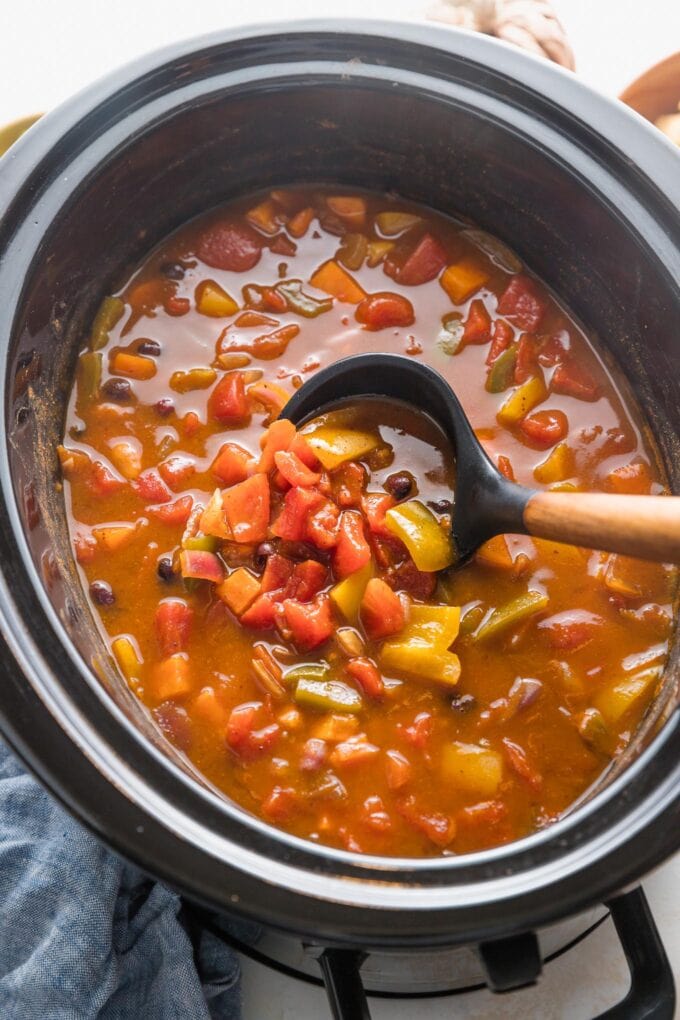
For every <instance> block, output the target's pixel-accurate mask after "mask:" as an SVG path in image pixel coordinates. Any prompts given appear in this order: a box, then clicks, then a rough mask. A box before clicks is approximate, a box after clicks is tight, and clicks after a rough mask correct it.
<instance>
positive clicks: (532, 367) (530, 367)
mask: <svg viewBox="0 0 680 1020" xmlns="http://www.w3.org/2000/svg"><path fill="white" fill-rule="evenodd" d="M537 371H538V361H537V359H536V343H535V340H534V337H532V336H529V334H528V333H523V334H522V336H521V337H520V341H519V344H518V346H517V361H516V362H515V383H516V384H517V385H518V386H521V385H522V383H525V382H527V381H528V380H529V379H531V377H532V375H536V373H537Z"/></svg>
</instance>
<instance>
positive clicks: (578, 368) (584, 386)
mask: <svg viewBox="0 0 680 1020" xmlns="http://www.w3.org/2000/svg"><path fill="white" fill-rule="evenodd" d="M550 389H551V390H552V391H553V393H563V394H564V395H565V396H567V397H576V398H577V399H578V400H591V401H592V400H597V398H598V397H599V395H600V388H599V386H598V385H597V383H596V382H595V380H594V379H593V377H592V375H591V374H590V372H588V370H587V369H585V368H583V366H582V365H579V364H578V362H577V361H576V360H575V359H574V358H571V357H570V358H568V359H565V361H563V362H562V364H561V365H558V366H557V368H556V369H555V371H554V372H553V374H552V379H551V380H550Z"/></svg>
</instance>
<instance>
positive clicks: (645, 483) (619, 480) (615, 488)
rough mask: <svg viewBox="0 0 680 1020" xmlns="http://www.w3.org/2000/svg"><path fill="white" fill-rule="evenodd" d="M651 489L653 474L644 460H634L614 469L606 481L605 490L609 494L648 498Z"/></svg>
mask: <svg viewBox="0 0 680 1020" xmlns="http://www.w3.org/2000/svg"><path fill="white" fill-rule="evenodd" d="M651 487H652V474H651V471H650V470H649V465H648V464H646V463H645V461H643V460H633V461H631V462H630V464H624V465H623V467H619V468H614V470H613V471H610V472H609V474H608V475H607V477H606V479H605V488H606V489H608V490H609V492H617V493H622V494H626V493H628V494H632V495H637V496H647V495H649V492H650V489H651Z"/></svg>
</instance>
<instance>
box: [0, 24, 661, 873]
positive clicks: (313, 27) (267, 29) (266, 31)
mask: <svg viewBox="0 0 680 1020" xmlns="http://www.w3.org/2000/svg"><path fill="white" fill-rule="evenodd" d="M353 24H354V25H356V27H357V28H358V29H359V31H357V32H356V33H352V32H351V30H350V26H352V25H353ZM333 25H334V29H335V30H336V31H338V32H342V33H343V35H356V36H357V37H358V38H361V39H365V33H364V31H363V30H364V28H365V27H366V23H363V22H358V23H352V22H344V21H343V22H334V23H333ZM321 26H323V27H324V28H325V29H327V28H328V23H327V22H321V23H319V22H313V23H307V26H306V28H305V30H306V31H309V32H316V31H319V30H320V27H321ZM397 27H400V26H397ZM282 28H283V27H282ZM390 28H392V26H390ZM411 29H412V26H408V27H407V29H406V35H405V36H404V35H403V34H401V35H400V34H399V33H395V35H396V37H397V38H399V39H400V40H401V41H405V42H411V41H412V40H411V38H410V35H409V33H410V32H411ZM283 30H284V32H286V33H295V32H296V31H298V32H299V31H300V30H301V29H300V26H299V25H298V26H296V25H295V24H293V25H290V26H285V28H284V29H283ZM273 31H275V29H272V26H258V28H257V30H256V31H255V32H254V34H255V35H258V36H264V35H271V34H272V32H273ZM432 32H433V30H428V35H431V34H432ZM247 33H248V30H247V29H245V30H242V31H237V32H236V33H226V34H225V33H220V34H218V35H217V42H216V37H215V36H210V37H207V40H205V41H208V40H209V41H210V42H211V47H214V46H215V45H219V41H220V40H221V39H222V38H223V37H224V35H227V36H228V38H229V39H233V38H241V37H242V36H243V34H247ZM381 34H382V35H383V36H384V35H385V29H384V26H381ZM456 34H457V33H453V35H456ZM200 41H201V40H199V42H200ZM471 41H474V42H475V43H480V42H482V40H479V39H478V38H477V37H476V36H473V35H470V36H469V37H467V38H466V43H469V42H471ZM483 42H484V43H485V44H486V43H488V44H489V45H491V46H497V45H500V44H496V43H493V42H492V41H490V40H484V41H483ZM194 47H195V43H193V42H192V43H187V44H179V45H178V46H177V47H169V48H167V49H166V50H164V51H161V53H160V54H154V55H152V56H151V57H149V58H144V60H143V61H139V62H136V63H135V65H132V67H136V66H138V65H139V64H142V63H144V64H145V65H146V66H149V67H151V68H154V67H157V66H158V62H157V57H158V56H165V57H168V56H169V55H170V54H171V53H172V52H174V51H175V50H176V51H177V53H178V55H186V54H187V53H193V52H196V51H195V48H194ZM434 48H436V49H439V50H441V49H442V47H441V46H438V45H437V46H435V47H434ZM483 49H484V47H482V50H483ZM507 49H508V50H509V52H511V53H512V57H513V58H516V57H518V56H520V55H519V54H516V53H515V51H514V50H511V49H510V48H509V47H507ZM445 52H447V51H446V50H445ZM448 52H450V51H448ZM454 55H456V54H454ZM508 59H510V58H508ZM515 62H517V61H515ZM521 63H522V60H520V64H521ZM535 65H536V67H537V68H538V67H540V71H541V72H544V71H545V70H546V68H544V67H543V65H541V64H540V63H539V61H535ZM130 69H132V68H130ZM120 77H123V78H124V77H125V74H124V71H123V72H120V73H119V74H116V75H113V76H109V79H107V81H109V82H110V84H112V85H113V84H114V79H115V80H116V81H118V80H119V79H120ZM114 91H116V90H115V89H114ZM89 94H90V92H89V90H88V91H86V92H85V93H84V94H83V95H82V96H81V97H80V98H81V102H82V105H83V107H85V106H86V105H87V102H86V101H87V98H88V96H89ZM74 103H75V101H71V105H72V104H74ZM64 112H65V111H64ZM74 112H75V111H74ZM58 113H59V111H55V113H54V114H52V115H51V116H52V118H54V117H56V116H57V114H58ZM29 142H30V138H29V139H27V142H26V145H27V146H28V144H29ZM135 735H136V736H139V734H137V733H136V734H135ZM667 736H668V734H667ZM15 739H19V740H20V738H19V737H18V734H15ZM558 824H559V823H558ZM555 828H556V827H552V828H551V830H546V831H547V832H552V833H553V834H554V833H555ZM109 838H110V837H109ZM532 838H533V837H529V839H532ZM521 842H522V843H524V842H525V841H521ZM518 845H519V844H515V846H518ZM351 856H352V857H354V855H351ZM473 856H477V855H473ZM386 860H387V861H389V863H392V861H391V859H386ZM459 860H462V859H459ZM409 863H410V864H411V865H412V864H413V862H409Z"/></svg>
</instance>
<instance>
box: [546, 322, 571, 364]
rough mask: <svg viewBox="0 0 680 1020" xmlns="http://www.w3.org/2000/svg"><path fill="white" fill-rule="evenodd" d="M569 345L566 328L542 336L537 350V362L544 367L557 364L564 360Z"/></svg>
mask: <svg viewBox="0 0 680 1020" xmlns="http://www.w3.org/2000/svg"><path fill="white" fill-rule="evenodd" d="M570 346H571V341H570V338H569V334H568V333H567V331H566V329H561V330H560V331H559V333H553V334H552V336H549V337H544V338H542V343H541V345H540V347H539V350H538V360H539V363H540V364H541V365H544V366H545V367H546V368H552V366H553V365H559V363H560V362H561V361H564V360H565V355H566V354H567V352H568V351H569V349H570Z"/></svg>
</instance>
